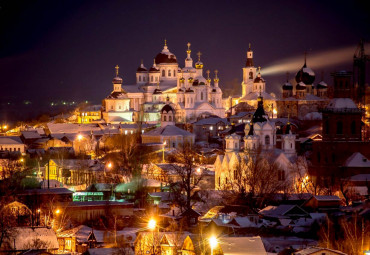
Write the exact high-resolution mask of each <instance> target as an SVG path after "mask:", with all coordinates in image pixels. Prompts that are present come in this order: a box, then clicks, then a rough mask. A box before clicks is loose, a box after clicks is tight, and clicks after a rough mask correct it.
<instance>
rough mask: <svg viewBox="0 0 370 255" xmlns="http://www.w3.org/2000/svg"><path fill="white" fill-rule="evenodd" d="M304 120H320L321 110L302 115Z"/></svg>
mask: <svg viewBox="0 0 370 255" xmlns="http://www.w3.org/2000/svg"><path fill="white" fill-rule="evenodd" d="M303 119H304V120H322V113H321V112H309V113H307V114H306V115H305V116H304V117H303Z"/></svg>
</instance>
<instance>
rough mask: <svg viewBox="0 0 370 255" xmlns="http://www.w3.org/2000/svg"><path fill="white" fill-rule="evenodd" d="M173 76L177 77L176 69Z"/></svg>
mask: <svg viewBox="0 0 370 255" xmlns="http://www.w3.org/2000/svg"><path fill="white" fill-rule="evenodd" d="M173 76H175V77H176V70H175V69H174V70H173Z"/></svg>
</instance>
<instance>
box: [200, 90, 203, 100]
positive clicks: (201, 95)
mask: <svg viewBox="0 0 370 255" xmlns="http://www.w3.org/2000/svg"><path fill="white" fill-rule="evenodd" d="M200 100H203V92H200Z"/></svg>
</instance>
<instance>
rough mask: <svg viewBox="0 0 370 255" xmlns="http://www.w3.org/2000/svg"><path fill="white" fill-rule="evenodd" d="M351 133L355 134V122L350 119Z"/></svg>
mask: <svg viewBox="0 0 370 255" xmlns="http://www.w3.org/2000/svg"><path fill="white" fill-rule="evenodd" d="M351 134H352V135H355V134H356V122H355V121H352V123H351Z"/></svg>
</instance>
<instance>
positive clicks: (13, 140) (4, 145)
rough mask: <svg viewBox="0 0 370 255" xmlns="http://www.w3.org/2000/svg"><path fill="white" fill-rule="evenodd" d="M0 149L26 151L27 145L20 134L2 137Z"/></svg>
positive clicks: (0, 138)
mask: <svg viewBox="0 0 370 255" xmlns="http://www.w3.org/2000/svg"><path fill="white" fill-rule="evenodd" d="M0 151H6V152H13V153H14V152H17V153H24V151H25V145H24V143H23V142H22V140H21V138H20V137H19V136H3V137H0Z"/></svg>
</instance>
